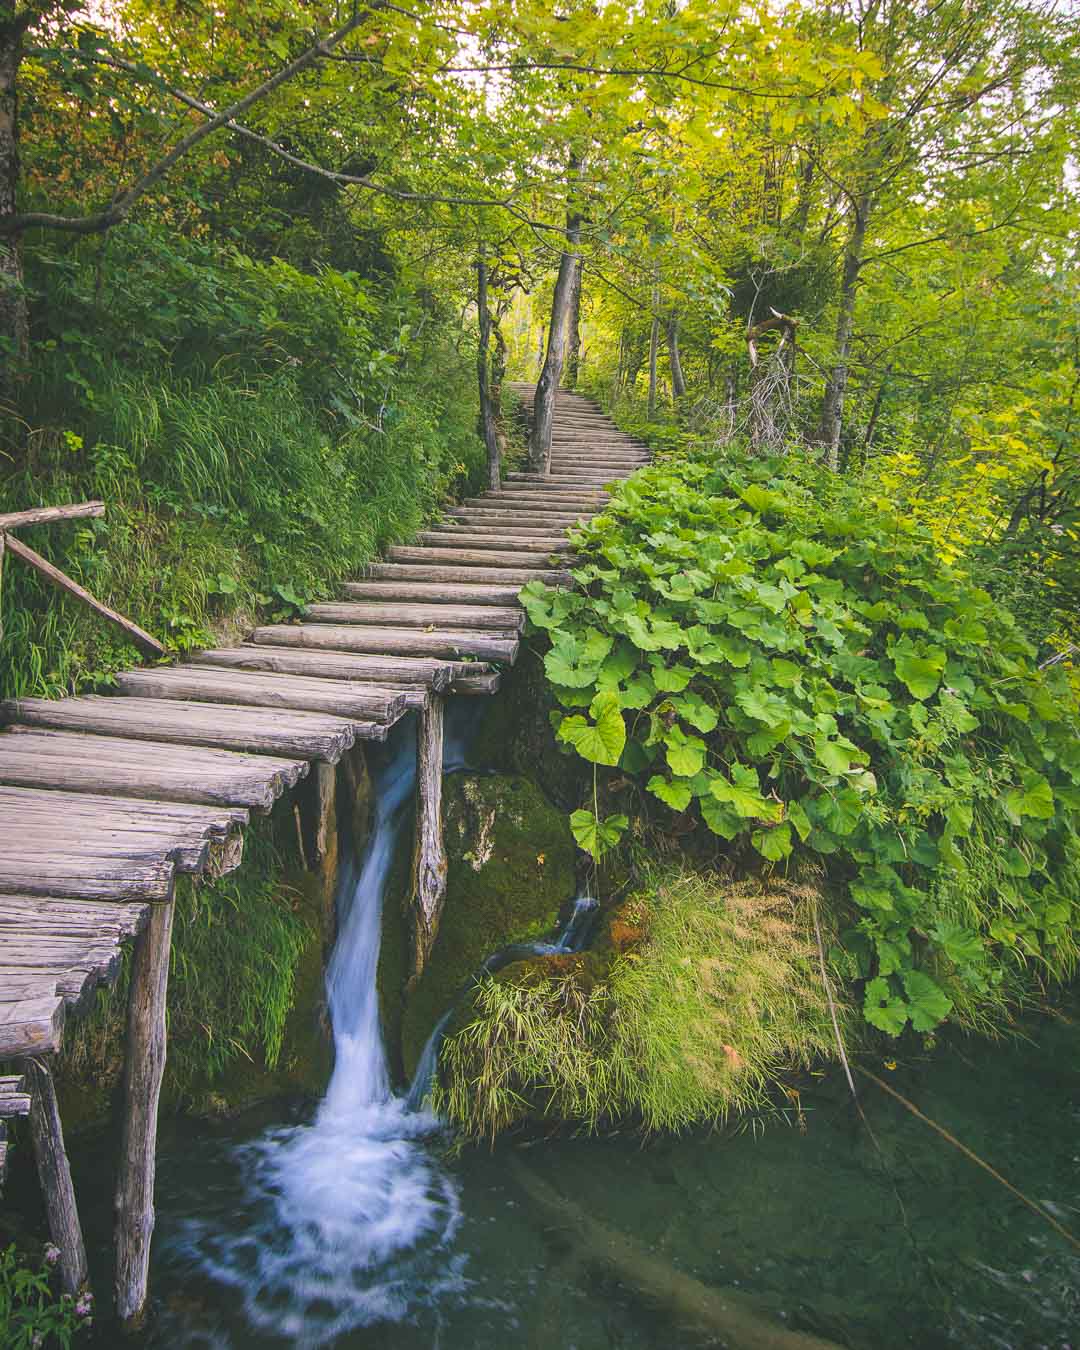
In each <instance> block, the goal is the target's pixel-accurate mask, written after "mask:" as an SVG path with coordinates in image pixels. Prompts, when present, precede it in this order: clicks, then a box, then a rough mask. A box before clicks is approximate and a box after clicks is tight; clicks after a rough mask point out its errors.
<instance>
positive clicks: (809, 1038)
mask: <svg viewBox="0 0 1080 1350" xmlns="http://www.w3.org/2000/svg"><path fill="white" fill-rule="evenodd" d="M820 903H821V895H820V892H819V889H818V887H817V886H815V885H809V884H805V883H788V882H783V881H773V882H769V883H766V884H762V883H760V882H757V881H753V880H747V881H730V880H726V879H723V878H721V877H718V876H716V875H713V874H701V873H693V872H670V873H666V874H662V875H656V876H654V877H653V878H651V880H650V881H649V883H648V885H647V886H646V887H645V888H644V889H642V890H641V891H640V892H638V893H637V894H636V895H635V896H634V897H633V898H632V899H631V900H630V901H629V902H628V903H627V913H628V914H629V915H630V917H631V920H632V922H633V923H634V924H635V925H639V926H640V927H641V928H643V930H644V932H645V938H644V941H643V942H642V943H641V945H640V946H638V947H636V948H633V949H631V950H626V951H623V952H621V953H619V954H617V955H615V956H614V958H613V959H612V960H611V962H610V964H609V965H605V966H603V967H602V968H601V969H599V970H598V969H597V963H598V958H597V957H596V956H584V957H581V958H576V959H574V960H573V961H570V960H568V959H567V958H555V959H554V960H549V961H547V962H545V961H544V960H538V961H532V962H527V963H523V964H521V965H519V966H515V967H509V968H507V970H506V971H504V972H502V974H501V975H500V976H498V977H496V978H493V979H485V980H483V981H482V982H480V983H479V984H478V986H477V988H476V990H475V991H474V994H473V997H472V1003H471V1005H470V1007H469V1009H468V1011H467V1012H466V1013H465V1014H463V1018H462V1021H461V1024H460V1025H459V1028H458V1029H457V1030H456V1031H455V1032H453V1033H452V1034H451V1035H450V1036H449V1037H448V1038H447V1041H446V1043H445V1045H444V1047H443V1051H442V1058H441V1073H440V1079H439V1082H438V1084H437V1086H436V1090H435V1096H434V1102H435V1106H436V1109H437V1110H439V1111H440V1112H442V1113H444V1114H445V1115H446V1116H447V1117H448V1118H449V1119H450V1120H452V1121H453V1123H454V1124H455V1125H457V1126H458V1127H459V1128H460V1129H461V1130H462V1131H463V1132H464V1133H465V1134H466V1135H468V1136H469V1137H472V1138H489V1139H493V1138H494V1137H495V1136H496V1135H497V1134H498V1133H499V1132H500V1131H502V1130H504V1129H506V1128H508V1127H509V1126H511V1125H513V1124H515V1123H517V1122H519V1121H521V1120H523V1119H524V1118H526V1117H530V1116H539V1117H546V1118H552V1119H555V1120H557V1121H569V1122H573V1123H575V1124H579V1125H582V1126H584V1127H585V1128H587V1129H590V1130H593V1129H596V1128H598V1127H599V1126H601V1125H603V1124H613V1123H617V1122H628V1123H633V1124H635V1125H640V1126H641V1127H642V1128H644V1129H646V1130H649V1131H655V1130H678V1129H682V1128H685V1127H688V1126H690V1125H696V1124H716V1123H719V1122H721V1121H723V1120H725V1119H726V1118H727V1117H728V1115H729V1114H733V1113H744V1112H747V1111H751V1110H764V1109H767V1108H768V1106H769V1103H770V1100H771V1092H772V1089H773V1088H774V1086H775V1084H776V1082H777V1080H778V1078H780V1077H781V1076H782V1075H783V1073H784V1072H785V1071H786V1070H790V1069H794V1068H798V1067H805V1066H807V1065H809V1064H810V1063H811V1061H812V1060H813V1059H815V1058H816V1057H819V1056H824V1055H828V1054H835V1052H836V1042H835V1036H834V1032H833V1028H832V1025H831V1021H830V1017H829V1009H828V1001H827V996H826V994H825V990H824V987H823V985H822V981H821V975H820V970H819V956H818V950H817V946H816V938H815V935H814V914H815V912H817V911H818V909H819V906H820ZM826 931H828V929H827V928H826ZM839 1015H840V1017H841V1018H842V1019H843V1024H844V1025H848V1024H850V1020H851V1019H850V1013H849V1010H848V1009H847V1008H846V1007H845V1006H844V1005H843V1004H841V1006H840V1008H839Z"/></svg>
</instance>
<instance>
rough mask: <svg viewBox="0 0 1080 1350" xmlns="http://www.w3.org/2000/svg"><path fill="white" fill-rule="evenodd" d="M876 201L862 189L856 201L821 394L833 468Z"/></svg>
mask: <svg viewBox="0 0 1080 1350" xmlns="http://www.w3.org/2000/svg"><path fill="white" fill-rule="evenodd" d="M871 206H872V202H871V199H870V196H869V194H868V193H865V192H864V193H862V194H861V195H860V197H859V198H858V200H857V201H856V203H855V217H854V219H853V221H852V223H851V234H850V235H849V236H848V242H847V247H846V248H845V249H844V271H843V277H842V279H841V282H840V309H839V312H838V314H837V316H836V338H835V342H834V352H833V365H832V369H831V370H830V371H829V375H828V378H827V379H826V381H825V392H824V394H823V395H822V398H821V425H820V430H819V432H818V439H819V440H820V442H821V444H822V446H824V448H825V457H826V460H827V462H828V465H829V468H830V469H832V470H833V472H834V473H835V472H839V469H840V436H841V433H842V431H843V427H844V396H845V394H846V393H847V382H848V355H849V353H850V351H851V334H852V331H853V330H854V327H855V292H856V290H857V288H858V284H859V272H860V271H861V269H862V257H863V244H864V243H865V241H866V227H867V225H868V223H869V220H870V209H871Z"/></svg>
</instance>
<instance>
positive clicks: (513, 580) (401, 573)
mask: <svg viewBox="0 0 1080 1350" xmlns="http://www.w3.org/2000/svg"><path fill="white" fill-rule="evenodd" d="M366 576H367V577H369V578H371V579H373V580H378V581H436V582H443V581H448V582H466V583H468V582H478V583H482V584H490V585H495V586H497V585H500V584H505V585H515V586H518V587H521V586H524V585H525V584H526V582H529V581H546V582H547V584H548V585H549V586H572V585H573V582H574V579H573V577H572V576H571V575H570V573H569V572H566V571H563V570H562V569H561V568H556V567H535V568H533V567H443V566H435V565H434V564H427V565H426V566H425V565H423V564H420V563H371V564H370V566H368V568H367V569H366Z"/></svg>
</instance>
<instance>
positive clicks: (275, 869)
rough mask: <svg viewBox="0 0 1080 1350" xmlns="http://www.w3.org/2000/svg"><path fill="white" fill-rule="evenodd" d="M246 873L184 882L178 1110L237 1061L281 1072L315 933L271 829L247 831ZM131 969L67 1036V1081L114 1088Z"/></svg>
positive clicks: (176, 927)
mask: <svg viewBox="0 0 1080 1350" xmlns="http://www.w3.org/2000/svg"><path fill="white" fill-rule="evenodd" d="M245 836H246V837H245V856H244V861H243V863H242V864H241V866H240V867H239V868H238V869H237V870H236V871H235V872H232V873H230V874H228V875H227V876H225V877H221V878H219V879H218V880H216V881H212V882H208V881H201V882H196V881H194V880H192V879H191V878H189V877H181V878H179V879H178V881H177V887H176V902H175V903H176V912H175V918H174V921H173V938H172V951H171V957H170V966H169V989H168V1031H169V1054H168V1058H167V1060H166V1067H165V1083H164V1091H165V1094H166V1096H167V1097H168V1098H171V1099H173V1100H175V1101H177V1102H183V1101H186V1100H189V1099H190V1098H191V1097H192V1096H193V1094H195V1093H196V1092H198V1091H203V1090H205V1089H206V1088H209V1087H212V1086H213V1084H214V1083H215V1082H216V1081H218V1080H219V1079H220V1078H221V1075H222V1074H223V1073H224V1072H225V1070H226V1069H227V1068H228V1067H229V1065H230V1064H232V1063H233V1062H234V1061H235V1060H236V1059H237V1058H243V1059H246V1060H249V1061H257V1062H261V1064H262V1065H263V1066H264V1067H265V1068H267V1069H270V1070H272V1069H274V1068H275V1067H276V1065H277V1061H278V1056H279V1054H280V1051H281V1043H282V1035H283V1032H284V1029H285V1021H286V1018H287V1017H288V1014H289V1011H290V1009H291V1007H292V1002H293V986H294V978H295V972H296V967H297V963H298V961H299V959H300V956H301V954H302V953H303V951H304V948H305V946H306V944H307V943H308V942H309V941H312V940H313V939H314V934H313V932H312V929H311V928H310V927H309V926H308V925H307V924H305V923H304V921H303V920H302V918H300V917H299V916H298V914H297V912H296V909H297V905H296V904H295V902H296V901H297V900H298V897H297V896H294V895H293V894H292V892H291V891H290V890H289V889H288V887H287V886H285V885H284V884H283V881H282V870H283V862H284V860H283V858H282V854H281V852H280V851H279V849H278V848H277V847H276V846H275V843H274V840H273V837H272V832H271V828H270V823H269V822H263V823H257V824H254V825H252V826H250V827H249V828H248V829H247V830H246V831H245ZM128 976H129V971H128V966H127V964H125V969H124V971H123V973H122V975H121V977H120V979H119V980H118V981H117V983H116V985H115V986H114V987H113V988H112V989H111V990H103V991H101V992H100V993H99V994H98V1000H97V1004H96V1006H95V1008H94V1010H93V1011H92V1012H91V1013H90V1014H89V1015H88V1016H87V1017H85V1018H80V1019H78V1020H77V1021H75V1022H73V1023H72V1025H71V1027H70V1028H69V1030H68V1033H67V1035H66V1036H65V1041H64V1049H63V1052H62V1056H61V1073H62V1075H63V1076H64V1077H68V1078H72V1079H76V1080H78V1081H84V1082H85V1081H89V1082H94V1081H102V1080H105V1081H109V1082H111V1083H115V1082H116V1081H117V1080H118V1077H119V1070H120V1067H121V1063H122V1058H123V1045H124V1023H125V1016H126V1012H125V1010H126V1007H127V991H128Z"/></svg>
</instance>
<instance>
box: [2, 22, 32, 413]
mask: <svg viewBox="0 0 1080 1350" xmlns="http://www.w3.org/2000/svg"><path fill="white" fill-rule="evenodd" d="M15 9H16V7H15V5H14V4H13V3H12V0H0V400H4V401H9V402H10V401H13V396H14V393H15V388H16V383H17V378H18V371H19V368H20V367H22V366H23V365H24V364H25V361H26V354H27V346H28V341H29V331H30V326H29V318H28V314H27V306H26V292H25V290H24V289H23V269H22V245H21V243H20V241H19V239H18V237H17V236H15V235H7V234H5V233H4V232H3V231H4V222H5V219H6V218H10V217H12V216H14V215H15V209H16V197H17V193H18V186H19V110H18V92H17V88H16V81H17V79H18V75H19V66H20V64H21V63H22V58H23V37H24V35H25V33H26V29H27V26H28V25H29V22H30V13H29V11H28V10H27V11H26V12H25V13H23V14H20V15H17V14H16V13H15Z"/></svg>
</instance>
